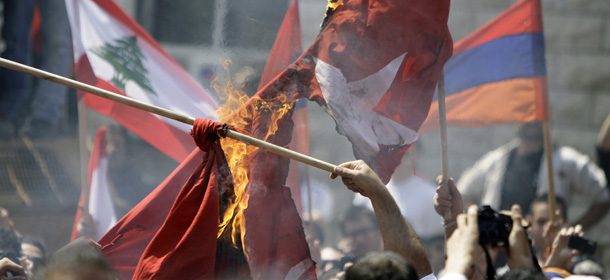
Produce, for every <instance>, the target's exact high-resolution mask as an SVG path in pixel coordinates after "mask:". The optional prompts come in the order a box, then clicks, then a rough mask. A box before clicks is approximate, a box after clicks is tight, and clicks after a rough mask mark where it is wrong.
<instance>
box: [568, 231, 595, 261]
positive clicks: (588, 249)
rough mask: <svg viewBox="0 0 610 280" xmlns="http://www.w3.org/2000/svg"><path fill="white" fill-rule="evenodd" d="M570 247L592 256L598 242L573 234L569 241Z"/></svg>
mask: <svg viewBox="0 0 610 280" xmlns="http://www.w3.org/2000/svg"><path fill="white" fill-rule="evenodd" d="M568 247H570V248H572V249H576V250H578V251H580V252H581V253H582V254H585V255H590V256H592V255H594V254H595V250H596V249H597V242H596V241H593V240H589V239H586V238H582V237H580V236H577V235H572V236H570V240H569V241H568Z"/></svg>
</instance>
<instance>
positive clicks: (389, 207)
mask: <svg viewBox="0 0 610 280" xmlns="http://www.w3.org/2000/svg"><path fill="white" fill-rule="evenodd" d="M370 199H371V202H372V204H373V209H374V210H375V216H376V217H377V223H379V229H380V231H381V236H382V238H383V246H384V250H389V251H393V252H396V253H398V254H400V255H401V256H403V257H404V258H405V259H406V260H407V261H408V262H409V263H410V264H411V265H413V267H414V268H415V270H416V271H417V274H418V275H419V276H420V277H423V276H426V275H428V274H430V273H432V268H431V267H430V263H429V262H428V258H427V256H426V250H425V249H424V246H423V245H422V243H421V241H420V240H419V238H418V237H417V234H416V233H415V231H413V229H412V228H411V226H410V225H409V224H408V223H407V221H405V219H404V218H403V217H402V214H401V213H400V209H399V208H398V205H397V204H396V202H395V201H394V198H392V195H391V194H390V193H389V192H388V191H387V189H385V188H384V189H383V191H378V192H377V193H376V194H375V196H371V197H370Z"/></svg>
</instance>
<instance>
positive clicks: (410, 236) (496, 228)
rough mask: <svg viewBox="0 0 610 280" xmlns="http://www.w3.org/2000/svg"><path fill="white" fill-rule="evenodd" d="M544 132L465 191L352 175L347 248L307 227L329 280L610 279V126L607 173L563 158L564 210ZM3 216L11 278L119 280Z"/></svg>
mask: <svg viewBox="0 0 610 280" xmlns="http://www.w3.org/2000/svg"><path fill="white" fill-rule="evenodd" d="M541 130H542V127H541V126H540V124H539V123H527V124H523V125H520V126H519V129H518V130H517V136H518V138H517V139H516V140H515V142H512V143H510V144H508V145H507V146H504V147H501V148H499V149H498V150H495V151H492V152H490V153H488V154H487V155H485V156H484V157H483V158H482V159H481V160H479V161H478V162H477V163H475V164H474V166H473V167H472V168H470V169H468V170H466V171H465V172H464V174H463V175H462V177H461V178H460V179H459V181H458V182H457V184H456V183H454V181H453V179H449V178H443V177H442V176H439V177H438V178H437V185H438V186H436V188H434V187H433V186H431V185H430V184H429V183H427V182H424V180H423V179H421V178H419V177H417V178H414V177H413V175H412V174H413V171H412V169H413V167H412V165H411V164H412V163H413V161H412V160H410V159H407V160H405V164H404V165H403V166H401V167H400V168H399V169H398V171H397V174H396V176H394V177H393V178H392V181H391V182H390V183H389V184H388V185H386V184H384V183H383V182H382V181H381V179H380V178H379V177H378V176H377V175H376V173H375V171H374V170H373V169H371V168H370V167H369V166H367V164H366V163H365V162H364V161H361V160H358V161H350V162H346V163H343V164H340V165H339V166H338V167H337V168H336V169H335V170H334V172H333V173H331V178H332V179H335V178H338V177H341V180H342V182H343V184H344V185H345V186H346V187H347V189H348V190H350V191H352V192H354V193H355V199H354V201H353V205H352V206H351V207H350V208H349V209H348V210H347V211H346V212H345V213H344V215H342V216H341V217H340V219H339V220H340V221H339V223H338V227H339V229H340V232H341V235H342V239H341V240H340V242H338V244H336V245H328V244H325V238H324V237H325V227H324V226H322V224H321V221H320V220H321V219H320V218H319V217H316V216H312V217H308V216H306V217H304V228H305V230H306V234H307V237H308V238H307V241H308V242H309V244H310V252H311V255H312V258H313V260H314V261H315V262H316V267H317V270H316V272H317V277H318V279H426V280H430V279H437V278H438V279H443V280H452V279H493V278H500V279H549V278H550V279H557V278H568V279H603V278H604V277H607V275H606V274H605V271H604V267H603V265H602V264H601V263H600V262H598V261H597V260H596V259H595V258H594V257H593V255H594V253H595V245H596V244H595V243H594V241H592V240H589V239H587V238H586V237H585V235H584V233H585V231H586V230H587V229H589V228H591V227H592V226H594V225H595V224H596V223H598V222H599V221H600V220H601V219H602V218H603V217H604V216H605V214H606V212H607V211H608V209H609V208H610V194H609V193H608V191H609V189H608V186H607V185H608V184H607V182H606V176H605V174H604V173H607V172H608V162H609V160H608V156H607V155H608V154H609V153H610V115H609V116H608V118H607V119H606V121H605V122H604V125H603V127H602V129H601V131H600V133H599V139H598V144H597V152H598V157H599V162H600V164H599V166H601V167H602V168H600V167H598V165H596V164H595V163H593V162H592V161H590V160H589V159H588V157H586V156H584V155H582V154H580V153H578V152H577V151H575V150H574V149H571V148H568V147H560V146H555V147H554V148H553V153H554V155H555V156H554V162H553V163H554V164H555V165H554V167H553V175H554V177H555V182H556V196H555V197H551V199H554V200H553V201H554V202H555V203H552V204H553V205H551V203H550V200H549V194H548V193H547V190H548V183H547V181H546V179H545V178H547V177H546V176H545V175H546V164H545V161H544V159H543V154H544V153H543V151H542V149H543V145H542V132H541ZM509 177H516V178H509ZM490 186H493V187H490ZM420 190H421V191H420ZM577 194H578V195H582V196H584V197H588V198H589V200H588V201H589V202H590V205H589V207H588V210H587V212H586V213H585V215H584V216H582V217H577V218H576V219H574V218H573V217H570V216H569V215H568V213H569V211H568V210H569V208H570V202H571V198H572V197H573V196H574V195H577ZM484 205H485V206H484ZM428 206H429V208H427V207H428ZM551 208H554V210H551ZM411 209H413V211H411ZM416 210H419V212H418V211H416ZM0 212H1V213H0V218H1V219H0V277H1V279H117V276H116V274H114V272H113V271H112V268H111V266H110V265H109V264H108V263H107V262H106V261H105V260H104V257H103V255H102V253H101V248H100V246H99V245H98V244H97V243H95V242H94V241H93V240H92V239H90V238H88V236H87V234H86V232H87V231H85V230H81V231H80V234H81V235H83V236H81V237H80V238H78V239H76V240H75V241H73V242H71V243H69V244H68V245H66V246H65V247H64V248H62V249H60V250H59V251H58V252H55V253H54V254H52V255H51V256H50V257H48V258H47V256H48V255H49V254H48V253H47V252H46V249H45V246H44V242H42V241H41V240H40V239H37V238H33V237H31V236H27V235H22V234H20V233H19V231H18V230H17V229H16V228H15V226H14V223H13V222H12V221H11V219H10V217H9V216H8V213H7V212H6V210H4V209H2V211H0ZM430 214H432V216H430ZM318 216H319V215H318ZM572 220H574V221H575V222H571V221H572ZM83 221H84V219H83ZM83 221H81V226H87V225H83V224H82V223H83ZM89 226H91V225H89ZM439 233H440V236H439ZM70 277H72V278H70Z"/></svg>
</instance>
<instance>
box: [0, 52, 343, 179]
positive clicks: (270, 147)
mask: <svg viewBox="0 0 610 280" xmlns="http://www.w3.org/2000/svg"><path fill="white" fill-rule="evenodd" d="M0 67H5V68H8V69H11V70H14V71H17V72H21V73H25V74H28V75H32V76H34V77H37V78H40V79H43V80H47V81H50V82H53V83H57V84H60V85H64V86H67V87H70V88H73V89H76V90H80V91H84V92H88V93H91V94H93V95H97V96H99V97H103V98H106V99H110V100H112V101H115V102H119V103H121V104H125V105H127V106H131V107H135V108H138V109H140V110H144V111H147V112H150V113H153V114H157V115H160V116H163V117H166V118H170V119H172V120H176V121H179V122H183V123H186V124H190V125H193V124H194V123H195V118H194V117H191V116H187V115H183V114H179V113H176V112H173V111H170V110H167V109H165V108H161V107H158V106H154V105H151V104H147V103H144V102H141V101H139V100H135V99H132V98H129V97H127V96H123V95H120V94H116V93H113V92H111V91H108V90H104V89H101V88H97V87H94V86H91V85H88V84H85V83H81V82H78V81H75V80H72V79H68V78H66V77H62V76H59V75H56V74H53V73H49V72H47V71H43V70H40V69H37V68H34V67H30V66H27V65H24V64H21V63H17V62H14V61H10V60H7V59H4V58H0ZM227 137H230V138H233V139H236V140H239V141H241V142H244V143H247V144H250V145H253V146H256V147H258V148H261V149H263V150H266V151H269V152H272V153H275V154H278V155H281V156H285V157H288V158H290V159H294V160H296V161H299V162H302V163H305V164H307V165H311V166H313V167H317V168H320V169H322V170H325V171H328V172H333V171H334V170H335V167H336V165H334V164H331V163H328V162H325V161H322V160H319V159H317V158H313V157H310V156H307V155H304V154H301V153H297V152H295V151H292V150H289V149H286V148H284V147H280V146H278V145H275V144H271V143H268V142H265V141H263V140H260V139H256V138H254V137H251V136H248V135H245V134H242V133H239V132H236V131H233V130H228V131H227Z"/></svg>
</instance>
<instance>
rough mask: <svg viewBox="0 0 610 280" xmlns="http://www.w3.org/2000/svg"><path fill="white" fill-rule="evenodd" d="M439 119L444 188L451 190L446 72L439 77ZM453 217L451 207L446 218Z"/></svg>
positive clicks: (446, 213)
mask: <svg viewBox="0 0 610 280" xmlns="http://www.w3.org/2000/svg"><path fill="white" fill-rule="evenodd" d="M438 115H439V116H438V117H439V118H438V119H439V125H440V130H441V172H442V173H441V174H442V175H443V182H442V183H441V184H442V186H443V188H445V190H446V191H447V192H449V193H450V190H449V158H448V156H447V110H446V107H445V72H442V73H441V76H440V77H439V79H438ZM450 219H451V209H449V211H447V212H445V220H450Z"/></svg>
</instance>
